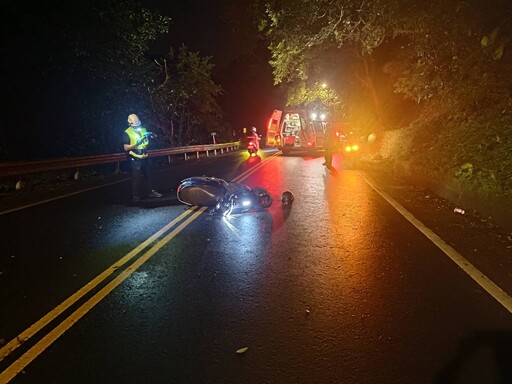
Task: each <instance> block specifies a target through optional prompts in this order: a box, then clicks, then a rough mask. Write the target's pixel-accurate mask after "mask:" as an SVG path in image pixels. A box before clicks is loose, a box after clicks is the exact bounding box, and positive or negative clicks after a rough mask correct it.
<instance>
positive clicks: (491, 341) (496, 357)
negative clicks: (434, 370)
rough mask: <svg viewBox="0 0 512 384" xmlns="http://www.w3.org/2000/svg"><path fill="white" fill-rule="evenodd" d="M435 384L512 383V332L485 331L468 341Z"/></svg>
mask: <svg viewBox="0 0 512 384" xmlns="http://www.w3.org/2000/svg"><path fill="white" fill-rule="evenodd" d="M434 383H436V384H448V383H488V384H489V383H512V332H511V331H482V332H477V333H475V334H474V335H473V336H472V337H470V338H467V339H465V340H464V341H463V342H462V343H461V344H460V346H459V348H458V350H457V354H456V356H455V357H454V358H453V359H452V360H451V361H450V362H449V364H448V365H447V366H446V367H445V368H444V369H443V370H442V371H441V372H439V374H438V375H437V377H436V378H435V380H434Z"/></svg>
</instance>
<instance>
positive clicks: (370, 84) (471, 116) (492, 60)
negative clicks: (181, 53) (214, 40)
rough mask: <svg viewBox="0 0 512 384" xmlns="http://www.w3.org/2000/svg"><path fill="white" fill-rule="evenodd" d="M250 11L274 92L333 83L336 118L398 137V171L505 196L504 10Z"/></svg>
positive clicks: (472, 1)
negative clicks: (414, 169) (403, 168)
mask: <svg viewBox="0 0 512 384" xmlns="http://www.w3.org/2000/svg"><path fill="white" fill-rule="evenodd" d="M253 9H254V10H255V13H256V14H257V15H258V20H259V26H260V30H261V32H262V33H263V34H264V35H265V37H266V38H267V39H268V42H269V47H270V50H271V52H272V59H271V64H272V66H273V71H274V81H275V83H276V84H280V83H287V84H292V85H294V86H293V87H291V89H299V90H300V89H304V88H305V87H306V88H308V87H309V88H311V89H313V88H314V86H315V84H316V83H318V82H322V81H328V83H329V86H330V87H332V88H333V89H334V90H335V91H336V93H337V94H338V98H339V100H340V102H341V105H342V106H343V112H344V114H343V115H338V116H337V117H336V118H338V119H344V120H348V121H349V122H351V123H352V126H353V128H354V129H357V130H358V131H359V133H361V134H365V135H366V134H369V133H371V132H375V133H377V134H378V135H377V137H379V138H384V137H386V136H388V135H387V134H384V133H385V132H390V131H395V130H399V131H400V134H399V135H398V136H397V135H395V137H397V138H399V140H395V141H393V143H395V144H396V145H397V146H398V144H399V143H400V144H401V145H400V146H399V147H400V149H397V150H395V151H391V153H392V155H393V156H394V158H395V159H396V160H398V161H403V162H408V163H410V164H415V165H416V166H419V167H422V168H424V170H425V172H427V173H429V174H431V175H435V177H437V178H438V179H444V180H449V179H450V178H452V179H456V180H458V182H457V183H458V184H460V185H465V186H468V187H471V188H473V187H474V188H480V189H482V188H483V189H487V190H490V191H494V194H495V195H496V194H497V193H498V194H505V195H507V196H510V188H509V186H510V185H511V182H510V181H511V173H510V172H509V170H510V169H511V167H512V159H511V156H510V155H509V154H510V152H511V150H512V140H511V139H510V125H509V123H510V121H511V117H512V95H511V92H512V87H511V85H512V84H511V82H512V64H511V63H512V52H511V49H510V48H511V45H510V44H511V39H512V24H510V22H509V20H510V19H511V17H512V3H511V2H510V1H509V0H491V1H487V2H482V1H479V0H465V1H460V0H451V1H446V0H433V1H428V2H418V1H415V0H375V1H355V0H337V1H335V0H316V1H312V0H275V1H269V0H262V1H258V2H257V5H256V6H254V8H253ZM303 84H305V85H303ZM306 94H307V93H304V92H302V93H300V92H299V93H298V94H297V93H291V94H290V95H289V98H288V100H289V104H304V103H305V102H306V99H305V98H304V97H302V96H304V95H306ZM378 142H379V141H377V144H378ZM389 153H390V152H388V154H389ZM461 181H464V182H463V183H462V184H461V183H460V182H461Z"/></svg>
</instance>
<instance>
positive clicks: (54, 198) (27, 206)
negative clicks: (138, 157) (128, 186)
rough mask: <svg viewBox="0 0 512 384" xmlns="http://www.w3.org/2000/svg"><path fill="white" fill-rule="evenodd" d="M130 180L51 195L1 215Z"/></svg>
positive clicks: (3, 212) (0, 214)
mask: <svg viewBox="0 0 512 384" xmlns="http://www.w3.org/2000/svg"><path fill="white" fill-rule="evenodd" d="M128 180H130V178H129V177H128V178H125V179H121V180H116V181H112V182H110V183H106V184H101V185H97V186H95V187H90V188H86V189H81V190H79V191H75V192H70V193H66V194H65V195H59V196H55V197H51V198H49V199H45V200H41V201H36V202H35V203H31V204H27V205H23V206H20V207H16V208H12V209H9V210H7V211H2V212H0V216H2V215H6V214H8V213H12V212H16V211H21V210H22V209H26V208H30V207H35V206H36V205H41V204H45V203H49V202H51V201H55V200H60V199H64V198H66V197H69V196H74V195H78V194H80V193H83V192H88V191H93V190H95V189H99V188H103V187H108V186H109V185H114V184H119V183H122V182H125V181H128Z"/></svg>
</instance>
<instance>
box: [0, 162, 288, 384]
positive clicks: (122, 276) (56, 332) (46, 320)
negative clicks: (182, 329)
mask: <svg viewBox="0 0 512 384" xmlns="http://www.w3.org/2000/svg"><path fill="white" fill-rule="evenodd" d="M278 155H279V153H276V154H274V155H273V156H271V157H269V158H267V159H265V160H264V161H263V162H261V163H260V164H258V165H257V166H255V167H252V168H251V169H249V170H247V171H246V172H243V173H242V174H241V175H239V176H238V177H236V178H235V179H234V180H233V181H236V182H239V181H242V180H244V179H246V178H247V177H248V176H249V175H251V174H252V173H254V172H256V171H257V170H258V169H259V168H261V167H262V166H263V164H265V163H267V162H268V161H270V160H272V159H275V157H276V156H278ZM206 209H207V207H201V208H198V207H197V206H194V207H191V208H189V209H188V210H187V211H185V212H183V213H182V214H181V215H180V216H178V217H177V218H176V219H174V220H173V221H171V222H170V223H169V224H167V225H166V226H165V227H163V228H162V229H160V230H159V231H158V232H156V233H155V234H153V235H152V236H150V237H149V238H148V239H146V240H145V241H144V242H142V243H141V244H139V245H138V246H137V247H135V248H134V249H133V250H132V251H130V252H129V253H127V254H126V255H125V256H123V257H122V258H121V259H120V260H118V261H117V262H116V263H114V264H113V265H111V266H110V267H109V268H107V269H106V270H105V271H103V272H102V273H101V274H99V275H98V276H97V277H95V278H94V279H93V280H91V281H90V282H89V283H88V284H86V285H85V286H84V287H82V288H81V289H80V290H78V291H77V292H75V293H74V294H73V295H71V296H70V297H69V298H67V299H66V300H64V301H63V302H62V303H61V304H59V305H57V306H56V307H55V308H54V309H52V310H51V311H50V312H48V313H47V314H46V315H45V316H43V317H42V318H41V319H40V320H38V321H37V322H36V323H34V324H32V325H31V326H30V327H29V328H27V329H26V330H25V331H23V332H22V333H20V334H19V335H18V336H17V337H16V338H14V339H13V340H11V341H10V342H9V343H7V344H6V345H5V346H3V347H2V348H0V362H1V361H2V360H4V359H5V358H7V357H8V356H9V355H11V354H12V353H13V352H14V351H16V349H18V347H20V346H21V345H22V344H23V343H25V342H27V341H28V340H30V339H31V338H32V337H33V336H34V335H36V334H37V333H38V332H40V331H41V330H42V329H43V328H44V327H46V326H47V325H48V324H50V322H52V321H54V320H55V319H56V318H57V317H58V316H60V315H62V313H64V311H66V310H68V309H69V308H71V307H72V306H73V305H74V304H76V303H77V302H78V300H80V299H81V298H83V297H84V296H86V295H87V294H89V293H90V292H91V291H92V290H93V289H95V288H96V287H98V286H99V285H100V284H102V283H103V282H104V281H106V280H107V279H108V278H109V277H110V276H111V275H112V274H113V273H114V272H116V271H118V270H119V269H120V268H122V267H124V266H125V265H127V264H128V263H129V262H130V261H132V259H134V258H135V256H137V255H139V254H140V253H141V252H143V251H144V250H145V249H146V248H148V247H149V246H150V245H151V244H153V243H155V241H157V240H158V239H159V238H160V237H161V236H163V235H164V234H165V233H166V232H168V231H169V230H171V229H172V228H174V227H175V228H174V229H173V230H172V231H171V232H169V234H168V235H166V236H165V237H163V238H162V239H160V240H158V241H157V242H156V243H155V244H154V245H153V246H151V247H150V248H149V249H148V250H147V251H146V252H145V253H144V254H142V256H140V257H139V258H137V260H135V261H134V262H133V263H132V264H131V265H129V266H128V267H126V268H125V269H124V270H123V271H122V272H120V273H119V275H118V276H116V277H115V278H114V279H112V280H111V281H110V282H109V283H107V284H106V285H105V286H104V287H103V288H101V289H100V290H99V291H98V292H97V293H96V294H94V295H93V296H92V297H91V298H89V299H88V300H87V301H86V302H85V303H84V304H82V305H81V306H80V307H79V308H78V309H76V310H75V311H74V312H73V313H72V314H71V315H69V316H68V317H67V318H66V319H64V320H63V321H62V322H61V323H60V324H59V325H57V326H56V327H55V328H53V329H52V330H51V331H50V332H48V333H47V334H46V335H45V336H43V337H42V338H41V340H39V341H38V342H37V343H36V344H35V345H34V346H32V347H31V348H30V349H29V350H28V351H27V352H25V353H24V354H23V355H22V356H21V357H19V358H18V359H17V360H16V361H14V362H13V363H12V364H11V365H10V366H9V367H7V368H6V369H5V370H4V371H3V372H1V373H0V384H6V383H8V382H10V381H11V380H12V379H13V378H14V377H15V376H16V375H17V374H18V373H20V372H21V371H22V370H23V369H24V368H25V367H26V366H27V365H28V364H30V363H31V362H32V361H33V360H34V359H35V358H37V356H39V355H40V354H41V353H43V352H44V351H45V350H46V349H47V348H48V347H49V346H50V345H51V344H53V343H54V342H55V341H56V340H57V339H58V338H59V337H60V336H62V335H63V334H64V332H66V331H67V330H68V329H69V328H71V327H72V326H73V324H75V323H76V322H77V321H78V320H80V319H81V318H82V317H83V316H84V315H85V314H86V313H87V312H89V311H90V310H91V309H92V308H94V306H96V304H98V303H99V302H100V301H101V300H103V299H104V298H105V297H106V296H107V295H108V294H109V293H110V292H112V291H113V290H114V289H115V288H116V287H117V286H118V285H120V284H121V283H122V282H123V281H124V280H126V279H127V278H128V277H129V276H131V275H132V274H133V273H134V272H135V271H136V270H137V269H138V268H139V267H140V266H141V265H142V264H144V263H145V262H146V261H147V260H149V258H150V257H151V256H153V255H154V254H155V253H156V252H158V251H159V250H160V249H161V248H162V247H163V246H164V245H165V244H167V243H168V242H169V241H171V240H172V239H173V238H174V237H175V236H176V235H177V234H179V233H180V232H181V231H182V230H183V229H184V228H185V227H186V226H188V225H189V224H190V223H191V222H192V221H194V220H195V219H196V218H197V217H198V216H199V215H201V214H202V213H203V212H204V211H205V210H206ZM179 223H181V224H179ZM178 224H179V225H178Z"/></svg>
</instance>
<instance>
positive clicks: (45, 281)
mask: <svg viewBox="0 0 512 384" xmlns="http://www.w3.org/2000/svg"><path fill="white" fill-rule="evenodd" d="M322 162H323V158H322V157H304V156H275V152H268V153H265V154H264V155H263V156H262V157H261V158H252V159H250V160H247V156H246V154H245V153H243V152H237V153H232V154H229V155H224V156H222V157H218V158H212V159H209V160H207V161H199V162H191V163H189V164H186V165H182V166H177V167H174V168H172V171H171V172H166V171H165V172H160V173H159V174H158V175H156V176H157V177H158V184H159V188H160V189H161V190H163V191H164V192H166V198H164V200H162V201H159V202H157V203H151V204H147V205H146V206H145V207H133V206H128V205H127V204H126V201H128V199H129V184H127V183H119V184H114V185H112V186H110V187H105V188H101V189H97V190H94V191H90V192H87V193H84V194H79V195H75V196H71V197H68V198H65V199H61V200H56V201H53V202H50V203H46V204H43V205H38V206H34V207H31V208H28V209H25V210H20V211H16V212H12V213H9V214H5V215H1V216H0V227H1V233H2V251H1V254H0V261H1V264H0V272H1V274H0V308H1V320H0V339H1V341H2V344H3V348H2V349H1V350H0V356H1V357H3V360H2V361H0V370H1V371H3V372H2V373H1V374H0V383H7V382H11V383H501V382H503V383H505V382H512V368H511V367H512V364H511V362H512V347H511V345H512V320H511V319H512V318H511V313H510V309H507V308H506V300H508V299H510V297H509V296H508V295H510V294H511V291H512V286H511V285H512V284H511V276H512V268H511V261H510V260H511V257H510V248H509V247H510V245H511V242H510V239H507V236H506V234H503V233H500V232H499V231H497V230H496V228H492V229H489V228H487V227H485V228H483V227H482V226H481V225H472V222H471V219H470V218H469V217H462V216H460V215H459V216H456V215H454V214H453V212H452V210H451V207H450V209H448V208H447V209H444V207H442V204H445V203H442V202H440V201H439V200H437V199H436V198H435V197H430V196H429V197H428V198H425V194H424V193H423V192H422V191H417V190H414V188H412V187H408V186H404V185H401V184H399V183H398V182H395V181H393V182H391V181H390V180H388V179H386V178H385V177H384V176H382V175H378V174H377V175H369V174H365V173H363V172H360V171H358V170H354V169H350V168H349V167H346V166H345V164H344V163H343V160H342V159H341V158H340V157H338V156H335V161H334V165H335V170H334V171H333V172H329V171H328V170H326V169H325V168H324V167H322V165H321V164H322ZM200 175H208V176H215V177H222V178H225V179H227V180H233V179H234V178H236V177H239V176H240V175H241V176H242V179H241V181H243V182H244V183H247V184H248V185H249V186H251V187H254V186H261V187H263V188H266V189H267V190H269V192H270V193H271V195H272V196H273V198H274V204H273V205H272V206H271V207H270V208H269V209H268V210H266V211H263V212H256V213H249V214H243V215H235V216H232V217H230V218H228V219H223V218H219V217H217V216H212V215H209V214H208V213H207V212H201V211H199V210H197V209H192V210H191V209H189V208H188V207H185V206H183V205H180V204H178V202H177V201H175V200H174V198H173V197H174V196H175V188H176V186H177V185H178V182H179V180H181V179H183V178H185V177H189V176H200ZM366 180H369V181H370V182H371V183H372V184H374V185H375V186H376V187H378V189H379V190H381V192H384V191H386V192H384V194H385V193H389V194H390V195H392V197H393V198H395V199H397V201H400V204H402V205H403V206H404V207H405V208H406V209H407V210H409V211H411V212H412V213H413V214H414V215H415V216H416V217H417V218H419V219H420V220H421V221H422V222H424V223H425V224H426V225H427V226H428V227H429V228H430V229H432V230H434V231H435V232H436V233H437V234H438V235H439V236H440V237H441V238H443V239H444V240H445V241H446V242H447V243H449V244H450V245H452V246H453V247H454V248H455V249H456V250H457V251H458V252H460V254H461V255H462V256H463V257H465V260H468V262H470V263H472V264H473V265H474V266H475V267H476V268H478V271H480V272H481V274H485V275H486V276H487V277H489V278H490V279H491V280H492V281H494V282H495V283H496V284H497V285H498V286H499V287H501V288H502V289H503V290H504V291H505V305H504V304H502V303H500V302H498V300H496V298H494V297H493V296H492V294H490V293H489V292H487V291H486V290H485V289H484V288H482V287H481V286H480V285H479V284H477V283H476V282H475V280H473V279H472V278H471V277H470V276H468V274H467V273H466V272H465V271H463V270H462V269H461V268H460V267H459V266H457V265H456V264H455V263H454V262H453V261H452V260H451V259H450V258H449V257H448V256H447V255H446V254H445V253H444V252H443V251H442V250H440V249H439V247H438V246H436V245H435V244H434V243H433V242H432V241H431V240H429V239H428V238H427V237H426V236H425V235H424V234H423V233H421V232H420V231H419V230H418V228H416V227H415V226H413V225H412V224H411V223H410V222H409V221H407V220H406V219H405V218H404V216H403V215H402V214H401V213H400V212H399V211H397V209H396V208H395V207H393V206H392V205H391V204H390V203H389V202H388V201H386V200H385V199H384V197H383V196H382V194H380V193H378V192H377V191H376V190H375V189H373V188H372V187H371V186H370V184H369V183H368V182H367V181H366ZM284 190H290V191H292V192H293V193H294V195H295V202H294V203H293V205H292V207H291V208H290V209H283V207H282V206H281V204H280V202H279V197H280V195H281V193H282V192H283V191H284ZM418 196H423V198H424V201H422V200H421V199H418ZM440 206H441V208H440ZM175 219H176V220H175ZM159 231H160V232H159ZM153 235H154V236H153ZM152 236H153V237H152ZM148 239H149V240H148ZM146 240H148V241H146ZM507 292H508V293H507ZM507 297H508V299H507ZM52 310H53V312H52ZM45 316H46V317H45ZM237 351H238V352H241V353H237Z"/></svg>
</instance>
